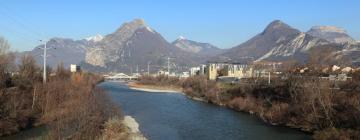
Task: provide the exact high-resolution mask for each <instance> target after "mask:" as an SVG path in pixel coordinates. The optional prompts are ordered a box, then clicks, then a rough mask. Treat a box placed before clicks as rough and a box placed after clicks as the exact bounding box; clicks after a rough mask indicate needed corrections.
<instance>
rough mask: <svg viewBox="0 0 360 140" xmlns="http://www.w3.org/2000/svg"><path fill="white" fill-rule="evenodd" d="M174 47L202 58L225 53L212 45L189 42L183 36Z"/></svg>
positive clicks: (174, 43) (176, 41) (173, 43)
mask: <svg viewBox="0 0 360 140" xmlns="http://www.w3.org/2000/svg"><path fill="white" fill-rule="evenodd" d="M172 45H174V46H175V47H178V48H179V49H181V50H183V51H186V52H189V53H194V54H199V55H202V56H213V55H217V54H220V53H221V52H223V51H224V50H223V49H220V48H218V47H216V46H214V45H212V44H209V43H201V42H196V41H192V40H188V39H186V38H185V37H183V36H180V37H179V38H178V39H176V40H175V41H174V42H172Z"/></svg>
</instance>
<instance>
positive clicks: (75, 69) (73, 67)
mask: <svg viewBox="0 0 360 140" xmlns="http://www.w3.org/2000/svg"><path fill="white" fill-rule="evenodd" d="M80 71H81V68H80V66H78V65H75V64H71V65H70V72H73V73H74V72H80Z"/></svg>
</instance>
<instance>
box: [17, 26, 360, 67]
mask: <svg viewBox="0 0 360 140" xmlns="http://www.w3.org/2000/svg"><path fill="white" fill-rule="evenodd" d="M330 44H331V46H336V47H337V51H336V52H334V53H333V54H329V55H333V56H334V58H336V59H337V58H343V57H347V58H349V59H351V60H352V61H353V62H354V63H357V62H360V58H359V57H360V47H359V46H360V45H359V44H360V43H359V42H357V41H355V40H354V39H352V38H351V37H350V36H349V35H347V33H346V31H345V30H343V29H340V28H337V27H333V26H316V27H313V28H311V29H310V30H309V31H308V32H301V31H299V30H297V29H295V28H293V27H291V26H289V25H287V24H286V23H284V22H282V21H280V20H275V21H273V22H271V23H270V24H269V25H268V26H267V27H266V28H265V29H264V31H263V32H261V33H259V34H258V35H256V36H254V37H253V38H251V39H250V40H248V41H246V42H244V43H242V44H240V45H238V46H235V47H233V48H230V49H220V48H218V47H216V46H214V45H211V44H209V43H201V42H197V41H192V40H188V39H186V38H185V37H179V38H178V39H176V40H175V41H173V42H172V43H169V42H168V41H166V40H165V39H164V38H163V37H162V36H161V34H160V33H158V32H156V31H155V30H154V29H153V28H151V27H149V26H147V25H146V23H145V22H144V21H143V20H141V19H135V20H133V21H131V22H127V23H124V24H123V25H122V26H121V27H120V28H119V29H117V30H116V31H115V32H113V33H111V34H108V35H106V36H101V35H95V36H93V37H89V38H86V39H82V40H72V39H66V38H53V39H51V40H49V41H48V43H47V46H48V48H51V49H49V50H48V54H49V56H48V57H49V58H48V64H49V65H50V66H52V67H55V66H57V65H58V64H60V63H61V62H62V63H63V64H64V66H65V67H68V66H69V65H70V64H81V65H82V67H83V68H84V69H86V70H91V71H103V72H109V71H113V72H116V71H121V72H131V71H132V72H135V71H136V70H138V72H141V71H145V70H146V69H147V65H148V64H149V65H150V66H151V70H152V71H155V70H159V69H166V66H167V62H168V59H169V60H170V63H171V67H172V68H173V69H174V70H178V71H184V70H187V69H188V68H189V67H190V66H194V65H197V64H200V63H205V62H207V61H227V62H228V61H231V62H244V63H246V62H250V61H261V60H267V61H283V60H287V59H289V58H295V59H298V60H301V61H306V58H307V54H308V53H309V51H311V49H313V48H316V47H320V46H326V45H330ZM43 47H44V46H43V45H40V46H37V47H35V48H34V49H33V50H32V51H29V52H24V53H30V54H32V55H33V56H34V57H35V58H36V60H37V62H38V63H39V64H42V56H41V54H42V51H43V50H42V49H41V48H43ZM339 48H340V49H339Z"/></svg>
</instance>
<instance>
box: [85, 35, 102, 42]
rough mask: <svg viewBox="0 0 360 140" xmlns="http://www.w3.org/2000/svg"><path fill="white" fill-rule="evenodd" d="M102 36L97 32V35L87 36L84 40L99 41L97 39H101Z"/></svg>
mask: <svg viewBox="0 0 360 140" xmlns="http://www.w3.org/2000/svg"><path fill="white" fill-rule="evenodd" d="M103 38H104V37H103V36H102V35H99V34H97V35H95V36H91V37H88V38H86V39H85V40H87V41H92V42H99V41H101V40H102V39H103Z"/></svg>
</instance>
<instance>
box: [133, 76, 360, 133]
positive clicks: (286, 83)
mask: <svg viewBox="0 0 360 140" xmlns="http://www.w3.org/2000/svg"><path fill="white" fill-rule="evenodd" d="M247 80H248V81H246V82H244V83H241V84H225V83H218V82H216V81H211V80H208V79H207V78H206V77H203V76H197V77H189V78H186V79H175V78H172V77H166V76H159V77H149V76H147V77H146V76H144V77H141V78H140V79H139V81H138V82H139V83H140V84H143V85H149V86H150V87H153V86H155V87H164V86H165V87H166V86H170V87H178V88H182V89H183V93H185V94H186V96H188V97H191V98H192V99H201V100H203V101H205V102H208V103H212V104H216V105H220V106H226V107H228V108H230V109H233V110H236V111H241V112H247V113H250V114H252V115H254V116H256V117H258V118H260V119H261V120H263V121H264V122H266V123H268V124H270V125H279V126H288V127H291V128H296V129H300V130H302V131H305V132H308V133H313V134H314V138H316V139H322V138H326V137H327V136H328V134H327V131H328V130H330V129H331V131H332V132H331V133H332V134H339V136H336V137H337V138H339V137H340V135H346V137H347V138H350V139H352V138H354V137H356V138H360V131H359V127H358V126H359V125H358V122H359V119H358V118H356V117H345V116H349V114H350V115H351V116H358V115H359V114H360V112H359V111H358V110H356V109H355V108H358V107H359V104H358V102H357V100H354V99H358V98H359V97H360V96H359V95H358V94H357V92H354V91H353V90H349V89H351V88H353V87H356V86H358V85H357V84H358V83H357V82H356V81H349V82H347V83H346V82H344V83H342V84H341V85H340V89H339V90H336V91H335V90H332V91H329V89H331V83H329V82H328V81H321V80H318V79H316V78H315V79H312V80H311V79H310V80H309V79H305V80H304V79H301V78H298V77H291V78H289V79H287V80H281V79H276V80H274V79H273V80H274V81H275V82H273V83H272V84H271V85H269V84H267V83H266V81H265V80H261V79H260V80H258V81H256V79H247ZM249 83H251V84H249ZM313 85H320V86H318V87H313ZM349 85H351V86H353V87H351V86H349ZM304 87H311V88H304ZM330 93H331V94H330ZM344 93H346V95H345V94H344ZM343 101H347V102H343ZM349 106H351V107H352V108H349ZM344 117H345V118H344ZM340 122H341V123H340ZM345 126H346V127H345Z"/></svg>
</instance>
